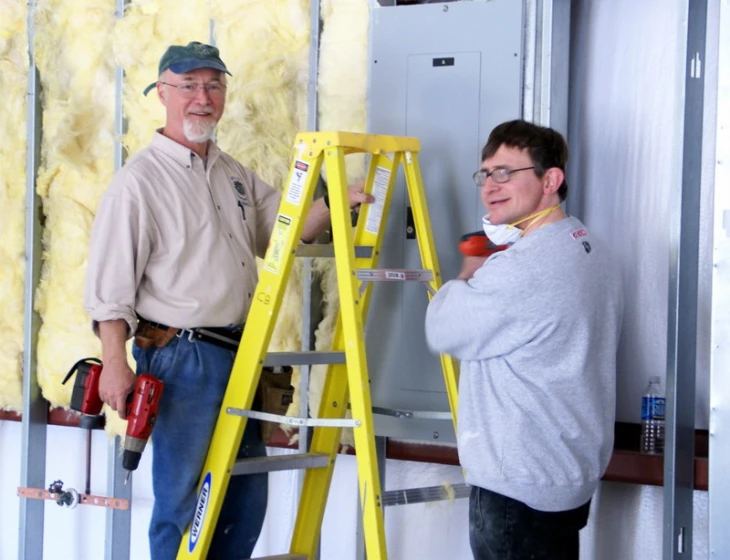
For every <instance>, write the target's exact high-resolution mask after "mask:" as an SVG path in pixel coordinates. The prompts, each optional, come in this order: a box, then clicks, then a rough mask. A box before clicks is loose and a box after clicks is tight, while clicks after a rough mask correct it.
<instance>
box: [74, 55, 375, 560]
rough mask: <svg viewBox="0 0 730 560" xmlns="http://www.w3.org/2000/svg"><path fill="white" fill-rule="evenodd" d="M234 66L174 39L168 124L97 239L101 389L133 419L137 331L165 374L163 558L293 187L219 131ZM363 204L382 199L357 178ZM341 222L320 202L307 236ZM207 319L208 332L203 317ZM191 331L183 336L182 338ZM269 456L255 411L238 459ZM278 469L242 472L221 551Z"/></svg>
mask: <svg viewBox="0 0 730 560" xmlns="http://www.w3.org/2000/svg"><path fill="white" fill-rule="evenodd" d="M227 74H230V73H229V72H228V70H227V68H226V65H225V64H224V63H223V61H222V60H221V58H220V56H219V51H218V49H217V48H215V47H213V46H210V45H205V44H202V43H198V42H192V43H189V44H187V45H185V46H180V45H173V46H171V47H169V48H168V49H167V51H166V52H165V54H164V55H163V56H162V58H161V60H160V64H159V72H158V79H157V81H155V82H154V83H152V84H150V86H149V87H147V89H146V90H145V92H144V93H145V95H146V94H147V93H148V92H149V91H150V90H151V89H153V88H156V89H157V94H158V96H159V99H160V101H161V103H162V104H163V105H164V106H165V110H166V120H165V126H164V127H163V128H161V129H159V130H158V131H157V132H156V133H155V134H154V137H153V139H152V143H151V144H150V145H149V146H147V147H146V148H144V149H143V150H141V151H140V152H139V153H137V154H136V155H135V156H134V157H132V158H131V159H130V160H129V162H127V164H126V165H125V166H124V167H123V168H122V169H121V170H120V171H119V172H118V173H117V174H116V176H115V177H114V179H113V181H112V183H111V185H110V187H109V189H108V191H107V192H106V194H105V196H104V198H103V200H102V202H101V205H100V206H99V210H98V212H97V215H96V220H95V222H94V227H93V231H92V236H91V252H90V256H89V267H88V276H87V287H86V298H85V305H86V309H87V311H88V313H89V315H90V316H91V318H92V320H93V325H94V330H95V332H97V334H98V335H99V337H100V339H101V344H102V359H103V362H104V369H103V373H102V377H101V380H100V386H99V392H100V395H101V398H102V399H103V401H104V402H105V403H106V404H108V405H109V406H110V407H111V408H112V409H114V410H116V411H117V412H118V413H119V414H120V415H121V416H122V417H124V409H125V400H126V398H127V395H128V393H129V392H130V391H131V389H132V387H133V384H134V373H133V371H132V369H131V368H130V366H129V365H128V363H127V358H126V352H125V343H126V341H127V340H128V339H129V338H130V337H132V336H134V337H135V344H134V346H133V354H134V358H135V360H136V365H137V371H138V372H139V373H143V372H144V373H151V374H152V375H155V376H156V377H158V378H160V379H161V380H162V381H164V383H165V390H164V394H163V396H162V400H161V405H160V411H159V417H158V419H157V424H156V427H155V433H154V453H153V461H152V480H153V490H154V496H155V504H154V508H153V512H152V519H151V522H150V528H149V539H150V551H151V556H152V558H153V559H155V560H169V559H171V558H175V556H176V555H177V551H178V548H179V546H180V541H181V538H182V535H183V533H184V531H185V529H186V526H187V524H188V522H189V521H190V519H191V517H192V513H193V509H194V503H195V489H196V485H197V482H198V479H199V477H200V473H201V470H202V467H203V463H204V460H205V456H206V453H207V450H208V445H209V443H210V438H211V435H212V432H213V428H214V426H215V421H216V417H217V415H218V412H219V409H220V406H221V402H222V400H223V395H224V392H225V389H226V385H227V382H228V377H229V374H230V372H231V368H232V366H233V359H234V357H235V353H236V344H235V342H234V344H230V343H221V342H220V339H219V338H218V337H215V336H214V337H210V336H206V335H205V334H204V333H210V332H213V333H218V334H219V335H221V337H222V338H224V339H228V340H231V339H232V340H234V341H235V340H236V339H239V340H240V335H241V327H242V325H243V323H244V321H245V319H246V315H247V313H248V310H249V307H250V304H251V294H252V293H253V292H254V288H255V286H256V282H257V279H258V277H257V272H256V257H257V256H258V257H263V256H264V253H265V251H266V246H267V243H268V240H269V237H270V235H271V231H272V228H273V224H274V220H275V217H276V214H277V210H278V207H279V201H280V194H279V193H278V191H276V190H274V189H273V188H272V187H270V186H269V185H267V184H266V183H264V182H263V181H262V180H261V179H260V178H258V177H257V176H256V174H255V173H253V172H252V171H251V170H249V169H247V168H245V167H244V166H243V165H241V164H240V163H239V162H237V161H236V160H235V159H233V158H232V157H231V156H230V155H228V154H226V153H224V152H223V151H221V150H220V148H218V146H217V145H216V144H215V142H213V135H214V132H215V128H216V125H217V123H218V121H219V119H220V118H221V116H222V115H223V110H224V108H225V102H226V75H227ZM349 199H350V204H351V205H352V206H355V205H357V204H360V203H364V202H371V201H372V197H371V196H369V195H365V194H362V193H361V192H359V191H358V190H357V188H352V189H350V191H349ZM328 224H329V209H328V207H327V205H326V203H325V201H324V200H323V199H319V200H316V201H315V202H314V203H313V204H312V207H311V210H310V212H309V215H308V217H307V221H306V222H305V224H304V231H303V234H302V239H303V240H304V241H308V240H312V239H314V238H315V237H316V236H317V235H318V234H319V233H321V232H322V231H323V230H324V229H325V228H326V227H327V225H328ZM201 327H202V328H204V329H203V330H202V331H199V330H198V329H199V328H201ZM175 335H177V336H175ZM264 454H265V449H264V445H263V443H262V441H261V439H260V436H259V433H258V429H257V426H256V423H255V422H248V425H247V428H246V432H245V434H244V437H243V441H242V444H241V447H240V449H239V452H238V457H239V458H241V457H252V456H261V455H264ZM266 496H267V475H266V474H256V475H249V476H238V477H234V478H233V479H232V480H231V482H230V485H229V490H228V493H227V495H226V500H225V502H224V504H223V508H222V511H221V514H220V518H219V522H218V526H217V529H216V533H215V535H214V537H213V544H212V546H211V550H210V555H209V557H210V558H221V559H225V560H228V559H236V558H249V557H250V555H251V552H252V550H253V547H254V545H255V543H256V540H257V538H258V535H259V532H260V530H261V525H262V523H263V519H264V513H265V511H266Z"/></svg>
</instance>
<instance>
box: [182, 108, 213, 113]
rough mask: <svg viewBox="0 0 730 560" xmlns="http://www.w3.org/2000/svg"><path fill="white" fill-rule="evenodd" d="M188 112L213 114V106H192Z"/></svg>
mask: <svg viewBox="0 0 730 560" xmlns="http://www.w3.org/2000/svg"><path fill="white" fill-rule="evenodd" d="M188 113H189V114H190V113H202V114H205V115H212V114H213V108H212V107H197V108H196V107H191V108H190V109H188Z"/></svg>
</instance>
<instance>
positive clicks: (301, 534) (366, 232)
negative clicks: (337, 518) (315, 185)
mask: <svg viewBox="0 0 730 560" xmlns="http://www.w3.org/2000/svg"><path fill="white" fill-rule="evenodd" d="M400 161H401V155H400V154H399V153H396V154H394V155H393V157H392V159H391V158H390V157H388V155H387V154H377V155H374V156H373V157H372V158H371V160H370V167H369V169H368V174H367V176H366V179H365V185H364V191H365V192H367V193H369V194H372V195H373V196H374V197H375V198H376V202H375V203H373V204H367V205H364V206H363V207H362V209H361V215H360V217H359V218H358V222H357V228H356V229H355V239H354V245H355V246H363V247H372V248H373V251H372V253H371V255H370V256H368V257H360V258H355V267H356V268H366V269H370V268H376V267H377V265H378V258H379V256H380V249H381V247H382V245H383V239H384V233H383V232H384V228H383V227H381V221H382V220H384V219H387V216H388V211H389V209H390V204H391V200H392V193H393V191H394V190H395V189H394V183H395V176H396V172H397V170H398V166H399V162H400ZM327 171H328V176H329V177H332V176H333V175H332V171H331V170H330V169H329V168H328V170H327ZM330 189H331V190H336V189H334V185H333V184H331V185H330ZM330 204H331V205H332V207H333V209H334V210H333V211H334V212H336V211H337V207H336V206H335V201H334V200H330ZM347 212H348V214H347V216H348V217H347V218H346V219H347V220H349V210H347ZM336 250H337V249H336ZM338 255H339V254H338ZM338 282H339V280H338ZM371 291H372V283H368V284H367V285H366V289H365V290H364V291H363V292H362V295H361V296H360V298H359V304H358V308H359V309H360V313H361V315H362V318H363V319H362V320H363V322H364V321H365V318H366V316H367V311H368V308H369V303H370V296H371ZM342 328H343V327H342V318H341V316H340V317H338V320H337V326H336V328H335V335H334V338H333V342H332V350H338V351H344V349H345V341H344V333H343V330H342ZM347 389H348V377H347V366H345V365H344V364H337V365H331V366H329V369H328V371H327V376H326V378H325V385H324V388H323V391H322V400H321V402H320V408H319V412H318V414H317V417H318V418H327V419H333V418H343V417H344V415H345V411H346V408H347V403H348V401H349V399H348V391H347ZM341 431H342V430H341V429H333V428H328V429H326V430H325V429H317V430H315V431H314V434H313V438H312V445H311V451H312V452H313V453H328V454H329V456H330V467H329V468H327V469H313V470H309V471H307V472H306V474H305V481H304V484H303V485H302V495H301V498H300V501H299V508H298V513H297V520H298V521H297V523H296V524H295V526H294V534H293V535H292V544H291V552H292V553H297V554H301V555H304V556H306V557H307V558H314V557H315V554H316V551H317V547H318V545H319V534H320V531H321V528H322V520H323V517H324V510H325V505H326V503H327V497H328V492H327V489H328V488H329V487H330V483H331V479H332V473H333V468H332V467H333V466H334V462H335V459H336V456H337V452H338V449H339V444H340V434H341ZM364 454H365V451H363V455H364ZM371 526H372V524H371ZM375 527H377V522H376V524H375ZM371 546H372V545H371ZM376 546H378V545H376Z"/></svg>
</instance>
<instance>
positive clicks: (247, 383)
mask: <svg viewBox="0 0 730 560" xmlns="http://www.w3.org/2000/svg"><path fill="white" fill-rule="evenodd" d="M419 150H420V143H419V141H418V139H416V138H408V137H394V136H381V135H372V134H356V133H348V132H317V133H302V134H299V135H297V137H296V139H295V144H294V157H293V160H292V164H291V169H290V171H289V175H288V179H287V183H286V185H287V186H286V189H285V190H284V192H283V193H282V201H281V205H280V207H279V214H278V217H277V221H276V225H275V226H274V230H273V233H272V235H271V239H270V241H269V247H268V250H267V252H266V256H265V259H264V265H263V268H262V270H261V273H260V277H259V282H258V285H257V287H256V291H255V293H254V298H253V303H252V305H251V309H250V311H249V315H248V318H247V321H246V327H245V329H244V332H243V337H242V339H241V346H240V348H241V351H239V352H238V354H237V355H236V359H235V362H234V365H233V370H232V372H231V377H230V380H229V382H228V388H227V390H226V394H225V397H224V399H223V405H222V407H221V412H220V414H219V416H218V421H217V424H216V427H215V431H214V433H213V439H212V441H211V445H210V449H209V450H208V456H207V458H206V461H205V465H204V467H203V471H202V475H201V480H200V483H199V486H198V501H197V504H196V508H195V514H194V516H193V521H192V523H191V525H190V526H189V527H188V529H187V532H186V533H185V535H184V537H183V540H182V543H181V545H180V550H179V552H178V556H177V557H178V559H181V558H196V559H203V558H205V557H206V555H207V552H208V549H209V547H210V543H211V539H212V536H213V533H214V530H215V525H216V522H217V520H218V515H219V512H220V510H221V506H222V505H223V499H224V497H225V492H226V489H227V486H228V482H229V480H230V477H231V476H235V475H243V474H248V473H252V472H262V471H263V472H270V471H274V470H288V469H294V468H301V469H306V475H305V478H304V483H303V486H302V492H301V497H300V501H299V510H298V513H297V520H296V523H295V526H294V533H293V536H292V541H291V546H290V553H289V554H285V555H278V556H274V557H269V558H270V559H274V558H276V559H279V560H295V559H301V560H304V559H306V560H314V558H315V555H316V553H317V548H318V546H319V534H320V529H321V525H322V518H323V516H324V509H325V505H326V503H327V495H328V492H329V486H330V482H331V479H332V472H333V469H334V464H335V458H336V456H337V452H338V448H339V443H340V433H341V430H342V428H343V427H352V428H353V433H354V440H355V451H356V456H357V472H358V481H359V489H360V504H361V508H362V519H363V533H364V536H365V547H366V552H367V555H368V558H369V559H370V560H384V559H385V558H387V552H386V546H385V532H384V526H383V504H382V495H381V488H380V479H379V476H378V464H377V456H376V449H375V432H374V427H373V415H372V404H371V399H370V387H369V377H368V368H367V357H366V353H365V343H364V331H363V324H364V321H365V317H366V315H367V309H368V303H369V300H370V293H371V290H372V282H373V281H391V282H392V281H408V280H415V281H420V282H423V283H424V284H425V285H426V287H427V289H428V291H429V297H430V295H432V294H434V293H435V292H436V290H438V288H439V287H440V286H441V274H440V272H439V267H438V262H437V258H436V248H435V245H434V241H433V235H432V232H431V222H430V219H429V215H428V210H427V207H426V197H425V193H424V190H423V182H422V179H421V171H420V167H419V164H418V152H419ZM353 153H365V154H369V155H370V164H369V168H368V174H367V178H366V181H365V185H364V187H363V190H364V191H365V192H367V193H370V194H372V195H373V196H374V197H375V202H374V203H373V204H364V205H363V206H362V208H361V211H360V216H359V218H358V221H357V226H356V227H355V228H354V234H353V228H352V226H351V217H350V208H349V203H348V197H347V189H348V186H347V179H346V176H345V156H346V155H348V154H353ZM323 160H324V163H325V166H326V170H327V184H328V192H329V203H330V212H331V221H332V238H333V246H334V256H335V265H336V271H337V283H338V290H339V295H340V312H339V317H338V322H337V327H336V329H335V335H334V339H333V343H332V351H331V352H318V353H314V352H312V353H306V352H300V353H285V354H273V353H268V352H267V350H268V346H269V341H270V339H271V335H272V332H273V329H274V326H275V324H276V318H277V316H278V312H279V309H280V307H281V302H282V300H283V296H284V291H285V289H286V285H287V280H288V277H289V273H290V271H291V267H292V264H293V261H294V257H295V256H296V254H297V251H298V249H299V248H300V243H299V239H300V237H301V233H302V228H303V224H304V221H305V218H306V216H307V213H308V211H309V207H310V205H311V203H312V197H313V195H314V190H315V186H316V184H317V180H318V178H319V175H320V168H321V166H322V162H323ZM401 164H402V165H403V167H404V171H405V177H406V185H407V190H408V196H409V199H410V202H411V206H412V211H413V221H414V225H415V229H416V238H417V241H418V248H419V251H420V254H421V263H422V266H423V269H422V270H403V269H398V270H394V269H388V270H385V269H377V265H378V257H379V255H380V249H381V247H382V244H383V237H384V229H385V223H386V222H387V216H388V210H389V208H390V202H391V200H392V192H393V190H394V184H395V178H396V175H397V172H398V168H399V166H400V165H401ZM307 247H310V246H307ZM305 336H306V333H305ZM313 363H325V364H329V366H328V368H327V376H326V380H325V385H324V390H323V393H322V400H321V404H320V408H319V414H318V417H317V418H312V419H296V418H287V419H286V421H287V422H288V423H289V424H291V425H299V426H302V425H307V426H314V430H313V435H312V442H311V448H310V451H309V452H308V453H299V454H294V455H286V456H277V457H264V458H253V459H242V460H236V451H237V450H238V447H239V444H240V441H241V437H242V435H243V431H244V428H245V426H246V421H247V419H248V418H249V417H255V418H260V419H265V420H266V419H268V420H275V421H280V420H281V417H273V415H266V414H264V413H255V412H252V411H250V408H251V406H252V403H253V400H254V395H255V393H256V388H257V386H258V383H259V377H260V375H261V369H262V367H263V366H264V365H282V364H286V365H302V364H313ZM441 364H442V367H443V371H444V380H445V383H446V390H447V393H448V399H449V405H450V407H451V412H452V417H453V418H454V425H455V424H456V410H457V373H456V371H457V369H456V364H455V361H454V360H453V359H452V358H451V357H449V356H446V355H442V356H441ZM348 390H349V391H348ZM348 396H349V405H350V409H351V412H352V418H351V419H345V412H346V411H347V409H348ZM302 398H306V397H305V396H303V397H302ZM454 427H455V426H454Z"/></svg>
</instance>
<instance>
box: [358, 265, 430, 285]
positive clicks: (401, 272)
mask: <svg viewBox="0 0 730 560" xmlns="http://www.w3.org/2000/svg"><path fill="white" fill-rule="evenodd" d="M357 279H358V280H364V281H366V282H410V281H417V282H430V281H431V280H433V271H431V270H424V269H406V268H358V269H357Z"/></svg>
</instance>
